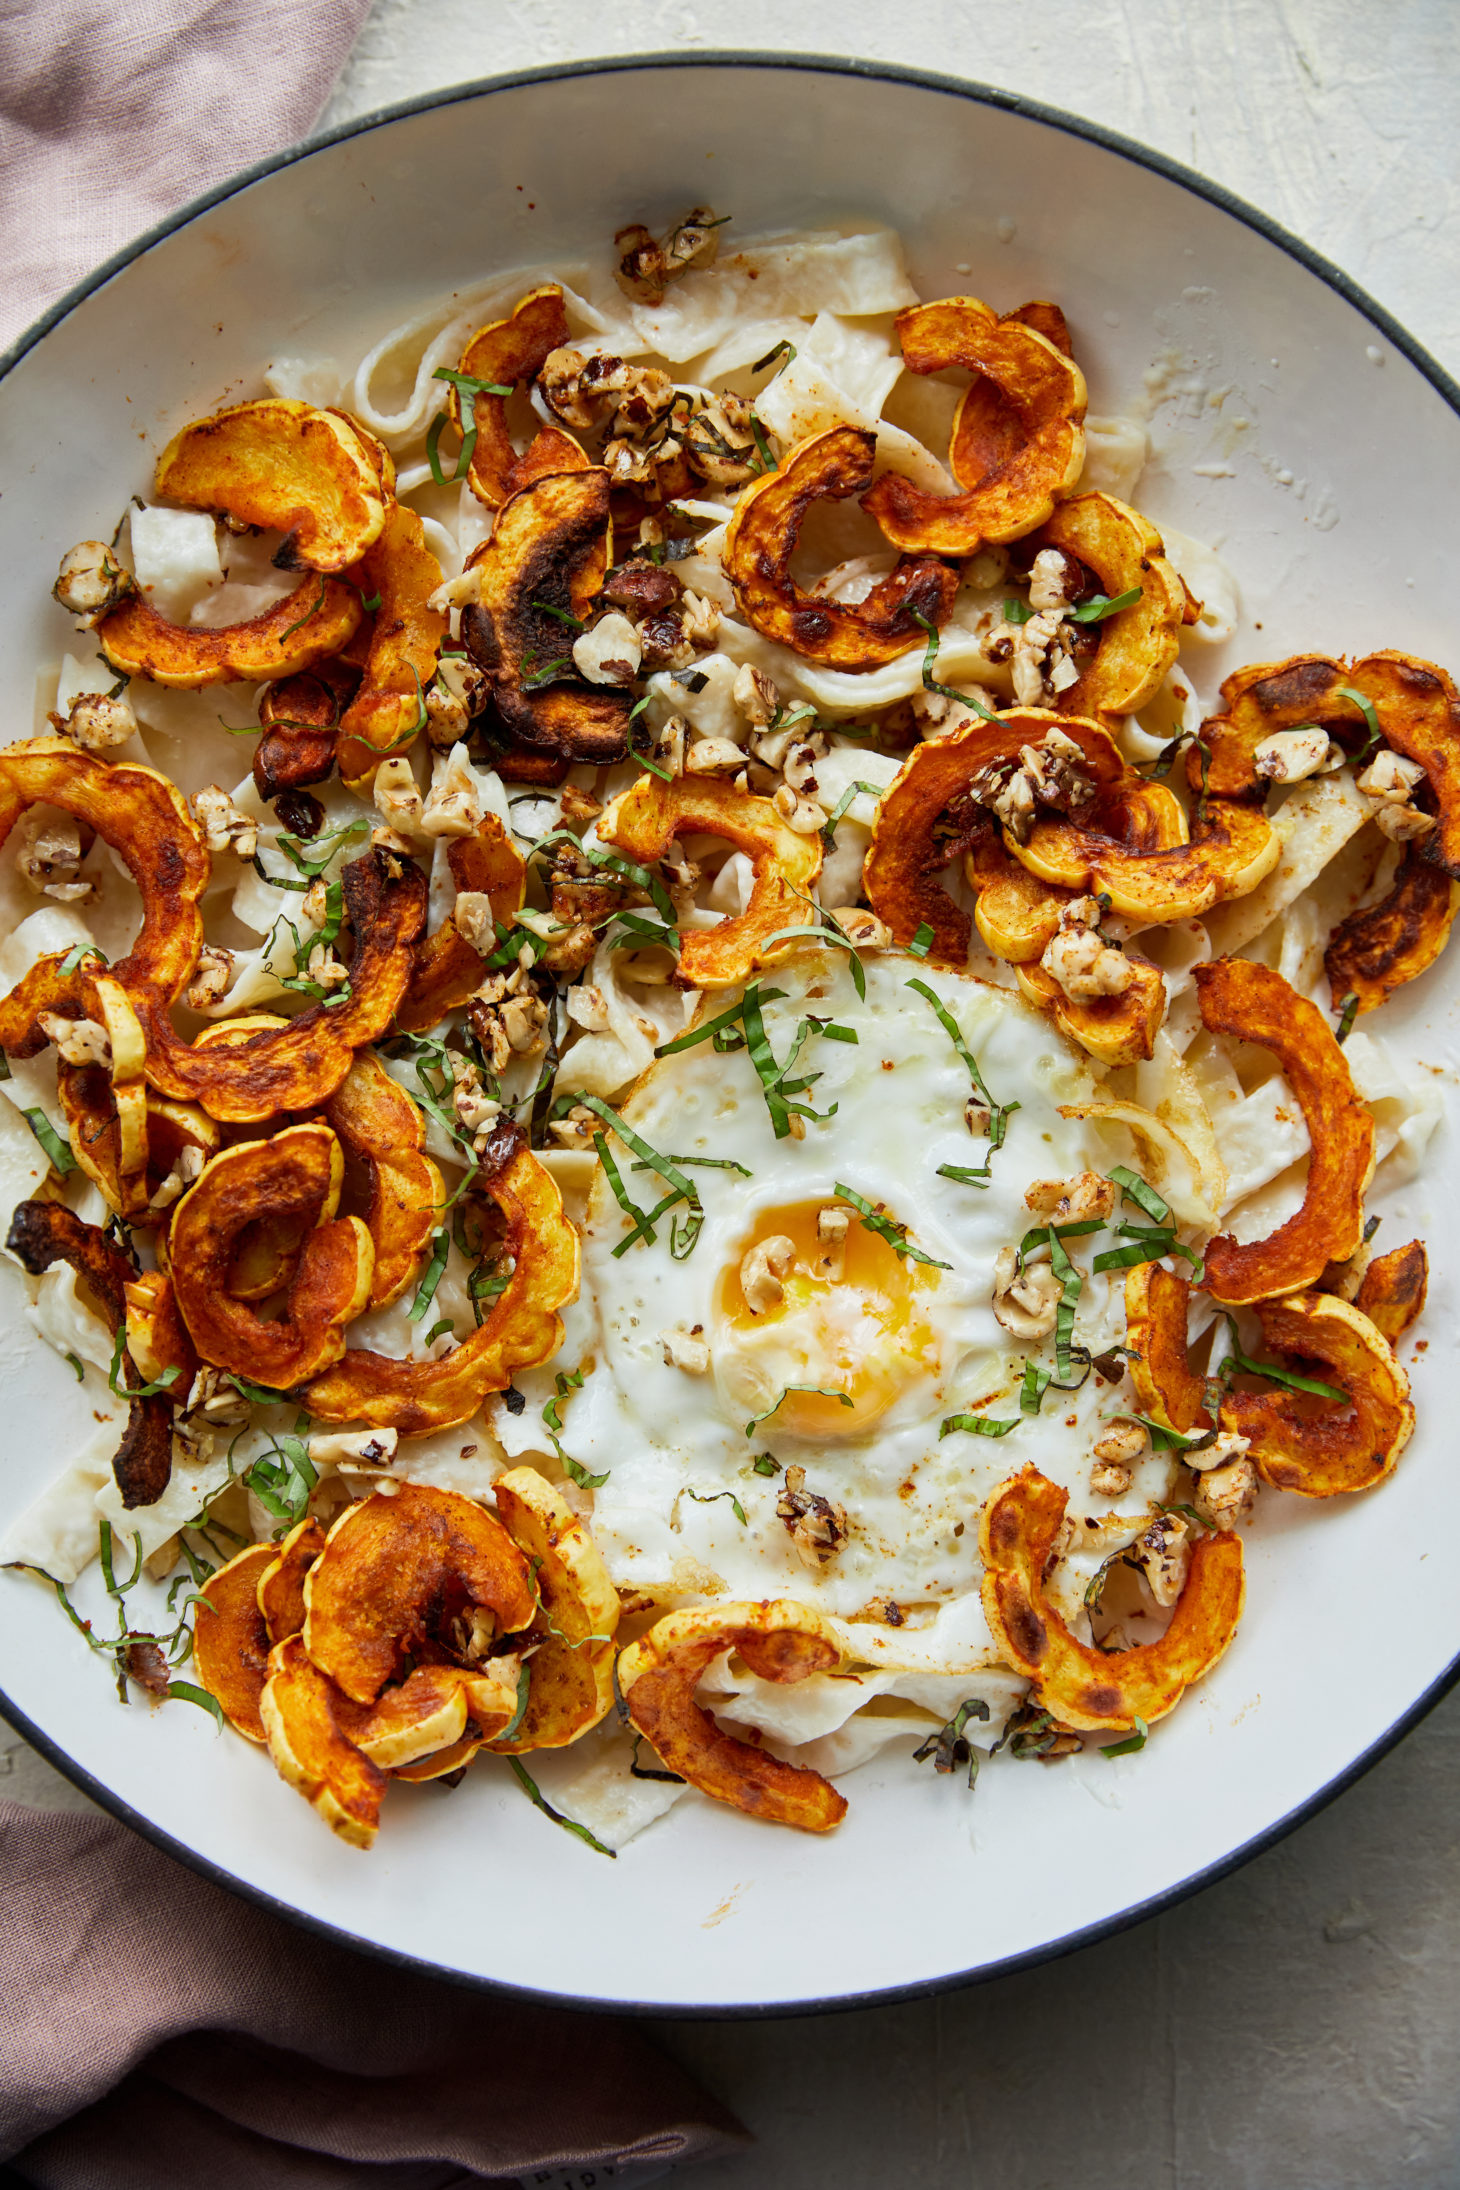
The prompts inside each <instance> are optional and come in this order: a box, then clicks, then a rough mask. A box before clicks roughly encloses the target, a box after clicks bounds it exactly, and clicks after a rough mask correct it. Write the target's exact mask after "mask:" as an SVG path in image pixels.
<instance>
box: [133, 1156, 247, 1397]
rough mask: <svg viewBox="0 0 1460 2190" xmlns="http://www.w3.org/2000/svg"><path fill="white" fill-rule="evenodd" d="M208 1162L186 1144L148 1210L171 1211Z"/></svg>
mask: <svg viewBox="0 0 1460 2190" xmlns="http://www.w3.org/2000/svg"><path fill="white" fill-rule="evenodd" d="M206 1162H207V1158H206V1156H205V1155H204V1154H203V1151H202V1149H201V1148H199V1147H197V1146H196V1144H195V1143H193V1142H192V1141H187V1142H185V1143H184V1144H183V1146H182V1147H181V1148H180V1149H179V1150H178V1152H177V1161H176V1163H174V1165H173V1167H172V1169H171V1170H170V1171H169V1172H168V1174H167V1177H166V1178H165V1179H164V1180H163V1181H162V1184H161V1185H160V1186H159V1187H158V1189H157V1192H156V1193H155V1194H154V1195H152V1197H151V1199H150V1200H149V1201H148V1204H147V1206H148V1208H149V1209H170V1208H171V1207H172V1205H173V1203H174V1202H175V1201H177V1200H178V1199H179V1198H180V1197H181V1196H182V1195H183V1194H185V1193H186V1192H187V1190H188V1188H189V1187H190V1186H191V1185H192V1184H193V1181H194V1180H195V1179H199V1178H201V1177H202V1175H203V1165H204V1164H205V1163H206ZM229 1389H230V1390H231V1389H232V1387H231V1386H230V1387H229ZM247 1416H248V1407H247V1402H245V1405H244V1413H243V1417H242V1418H241V1419H244V1420H246V1419H247Z"/></svg>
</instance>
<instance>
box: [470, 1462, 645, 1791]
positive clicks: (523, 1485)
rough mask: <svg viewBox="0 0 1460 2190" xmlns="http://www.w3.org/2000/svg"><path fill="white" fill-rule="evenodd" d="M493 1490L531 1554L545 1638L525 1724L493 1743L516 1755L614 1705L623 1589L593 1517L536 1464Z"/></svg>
mask: <svg viewBox="0 0 1460 2190" xmlns="http://www.w3.org/2000/svg"><path fill="white" fill-rule="evenodd" d="M492 1494H493V1496H494V1497H495V1499H496V1501H497V1518H498V1519H499V1520H500V1521H501V1523H502V1525H503V1527H504V1528H505V1529H506V1531H507V1533H508V1535H509V1536H510V1537H511V1538H512V1541H513V1542H514V1543H515V1544H516V1545H517V1546H518V1548H519V1549H520V1550H522V1551H524V1552H526V1554H527V1556H528V1559H529V1560H530V1561H531V1582H532V1587H533V1588H534V1589H535V1590H536V1592H537V1599H538V1605H539V1608H540V1609H539V1611H538V1613H537V1616H536V1620H537V1631H540V1632H541V1633H542V1640H541V1641H540V1642H538V1645H537V1648H536V1649H535V1650H534V1651H533V1653H532V1656H531V1658H530V1659H529V1660H528V1665H529V1672H530V1677H529V1683H528V1692H527V1708H526V1710H525V1711H524V1712H523V1715H522V1719H521V1722H520V1723H519V1725H518V1727H517V1731H516V1733H515V1734H514V1735H513V1736H512V1738H511V1740H510V1741H507V1740H503V1739H498V1740H495V1741H492V1742H490V1743H489V1747H491V1748H492V1749H494V1750H497V1751H499V1752H502V1753H509V1754H512V1755H516V1754H518V1753H519V1752H521V1751H523V1750H526V1749H562V1748H565V1747H566V1746H567V1744H568V1743H569V1742H570V1741H576V1740H577V1739H578V1737H579V1735H580V1734H586V1733H587V1732H588V1730H589V1728H590V1727H594V1726H596V1725H597V1724H598V1722H599V1720H600V1719H602V1718H604V1717H606V1716H607V1713H608V1711H609V1709H610V1707H611V1706H612V1703H613V1656H614V1646H613V1638H614V1632H615V1630H616V1629H617V1627H618V1612H619V1606H618V1591H617V1590H616V1589H615V1588H614V1586H613V1583H612V1582H611V1581H610V1580H609V1578H608V1569H607V1567H606V1566H605V1565H604V1563H603V1555H602V1553H601V1552H600V1551H599V1549H598V1546H597V1545H596V1544H595V1543H594V1541H593V1538H592V1536H591V1535H590V1534H589V1532H588V1529H587V1526H586V1524H585V1523H584V1522H583V1520H582V1519H581V1518H580V1517H579V1515H578V1514H576V1513H575V1512H574V1511H573V1509H572V1507H571V1506H570V1505H569V1504H568V1502H567V1500H566V1499H565V1498H564V1497H563V1496H562V1494H561V1492H559V1491H556V1490H554V1488H553V1486H552V1484H551V1483H549V1482H548V1481H547V1480H546V1478H545V1477H543V1476H541V1475H539V1474H538V1473H537V1470H536V1469H535V1468H512V1469H510V1470H509V1472H508V1473H507V1474H506V1475H499V1476H498V1477H497V1480H496V1482H495V1483H494V1484H493V1485H492ZM533 1639H534V1640H536V1631H535V1633H534V1638H533Z"/></svg>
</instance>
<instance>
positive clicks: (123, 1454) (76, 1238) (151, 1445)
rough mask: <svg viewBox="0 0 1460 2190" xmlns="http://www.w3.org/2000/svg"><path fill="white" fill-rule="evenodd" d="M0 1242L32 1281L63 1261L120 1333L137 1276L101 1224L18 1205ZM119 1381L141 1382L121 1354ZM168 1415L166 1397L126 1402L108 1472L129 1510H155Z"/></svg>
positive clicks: (52, 1206) (167, 1456)
mask: <svg viewBox="0 0 1460 2190" xmlns="http://www.w3.org/2000/svg"><path fill="white" fill-rule="evenodd" d="M5 1245H6V1247H7V1249H8V1250H9V1252H10V1253H11V1254H12V1255H14V1257H15V1259H16V1261H17V1262H18V1263H20V1265H21V1267H22V1268H23V1269H26V1270H29V1271H30V1273H31V1275H32V1277H39V1276H40V1275H41V1273H42V1271H44V1270H49V1269H50V1267H51V1265H52V1263H55V1262H68V1263H69V1264H70V1265H71V1267H72V1269H73V1270H74V1271H75V1272H76V1275H77V1277H78V1278H80V1279H81V1281H82V1283H83V1284H84V1285H85V1286H86V1287H87V1288H88V1290H89V1291H90V1292H91V1294H92V1296H93V1298H94V1299H95V1301H96V1304H97V1306H98V1307H99V1308H100V1310H101V1312H102V1314H103V1316H104V1317H105V1319H106V1321H107V1322H108V1323H109V1324H110V1325H111V1327H112V1332H113V1334H115V1333H116V1332H117V1331H119V1330H121V1329H122V1328H124V1326H125V1324H126V1321H127V1292H126V1289H127V1286H128V1284H129V1283H130V1282H131V1281H132V1279H133V1278H134V1277H135V1276H136V1272H135V1271H134V1269H133V1268H132V1265H131V1262H130V1261H129V1260H128V1258H127V1256H126V1255H124V1254H123V1253H122V1251H121V1249H120V1248H119V1247H114V1246H113V1245H112V1243H111V1241H110V1240H109V1239H108V1238H107V1237H106V1234H105V1233H104V1232H103V1231H102V1229H101V1227H100V1226H99V1225H96V1224H84V1223H83V1222H82V1220H81V1218H80V1217H78V1216H77V1215H76V1213H75V1211H74V1210H71V1209H68V1208H66V1206H65V1204H64V1203H62V1202H54V1201H36V1200H31V1201H22V1202H18V1203H17V1204H16V1209H15V1214H14V1216H13V1217H12V1218H11V1220H10V1230H9V1232H8V1233H7V1234H6V1237H5ZM122 1377H123V1380H124V1382H125V1383H126V1384H127V1385H128V1386H132V1387H135V1386H136V1385H138V1384H141V1383H143V1382H144V1381H145V1379H144V1378H143V1377H142V1376H141V1375H140V1374H139V1373H138V1370H137V1367H136V1364H135V1363H134V1362H133V1361H132V1359H131V1356H130V1355H129V1354H127V1353H125V1352H124V1353H123V1355H122ZM179 1381H181V1380H179ZM179 1396H181V1395H179ZM172 1415H173V1406H172V1400H171V1399H170V1398H169V1396H168V1395H167V1393H166V1392H157V1393H154V1394H153V1395H152V1396H151V1397H150V1398H148V1399H134V1400H133V1401H132V1402H131V1408H130V1412H129V1414H128V1417H127V1427H126V1430H125V1432H124V1434H123V1437H122V1441H121V1444H120V1445H119V1446H118V1447H117V1450H116V1453H115V1455H114V1457H113V1459H112V1474H113V1476H114V1477H115V1479H116V1485H117V1489H118V1490H119V1491H120V1492H121V1495H122V1504H123V1505H124V1506H125V1507H126V1508H127V1510H128V1511H129V1512H130V1511H132V1510H133V1509H134V1508H135V1507H137V1506H150V1505H154V1504H155V1503H156V1502H157V1500H158V1499H159V1498H160V1497H161V1496H162V1493H163V1492H164V1491H165V1490H166V1488H167V1485H168V1482H169V1480H170V1478H171V1475H172Z"/></svg>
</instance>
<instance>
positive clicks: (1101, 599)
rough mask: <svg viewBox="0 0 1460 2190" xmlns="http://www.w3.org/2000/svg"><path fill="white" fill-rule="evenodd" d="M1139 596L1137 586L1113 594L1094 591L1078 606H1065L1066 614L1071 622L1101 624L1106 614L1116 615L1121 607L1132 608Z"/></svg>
mask: <svg viewBox="0 0 1460 2190" xmlns="http://www.w3.org/2000/svg"><path fill="white" fill-rule="evenodd" d="M1140 598H1141V589H1140V587H1139V586H1130V587H1128V588H1127V590H1126V591H1125V592H1124V593H1117V594H1115V595H1114V596H1112V595H1110V594H1108V593H1096V594H1094V595H1093V596H1092V597H1091V598H1090V599H1089V600H1088V601H1086V602H1085V603H1084V604H1083V606H1082V607H1080V608H1067V609H1066V610H1065V614H1066V616H1067V617H1068V618H1069V620H1070V622H1071V623H1072V624H1103V623H1104V621H1105V619H1106V617H1107V616H1118V615H1119V614H1120V612H1121V610H1122V609H1123V608H1134V607H1135V605H1136V602H1137V601H1138V600H1139V599H1140Z"/></svg>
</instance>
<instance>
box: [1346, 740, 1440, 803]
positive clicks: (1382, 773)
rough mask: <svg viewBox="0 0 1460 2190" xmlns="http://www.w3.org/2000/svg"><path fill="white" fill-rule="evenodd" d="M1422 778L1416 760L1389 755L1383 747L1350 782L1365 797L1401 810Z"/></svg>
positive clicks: (1404, 756) (1387, 750)
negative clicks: (1381, 801)
mask: <svg viewBox="0 0 1460 2190" xmlns="http://www.w3.org/2000/svg"><path fill="white" fill-rule="evenodd" d="M1424 778H1425V771H1424V769H1423V768H1422V767H1421V765H1420V763H1419V762H1418V761H1417V760H1410V759H1409V758H1408V756H1407V755H1406V754H1404V753H1392V752H1391V751H1390V750H1389V747H1388V746H1387V745H1382V746H1380V748H1379V750H1378V752H1377V753H1376V754H1375V755H1374V757H1373V759H1372V760H1371V761H1370V762H1369V765H1368V767H1367V768H1365V769H1364V770H1363V771H1362V772H1361V773H1360V774H1359V775H1357V776H1355V778H1354V781H1355V783H1356V784H1357V785H1358V788H1359V789H1360V790H1361V791H1362V792H1363V793H1364V794H1365V796H1366V797H1368V798H1378V799H1383V800H1385V801H1386V803H1389V804H1392V805H1395V806H1403V805H1405V804H1406V803H1407V802H1408V800H1409V799H1410V798H1411V797H1412V796H1413V793H1414V788H1415V785H1416V784H1419V783H1423V782H1424Z"/></svg>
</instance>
